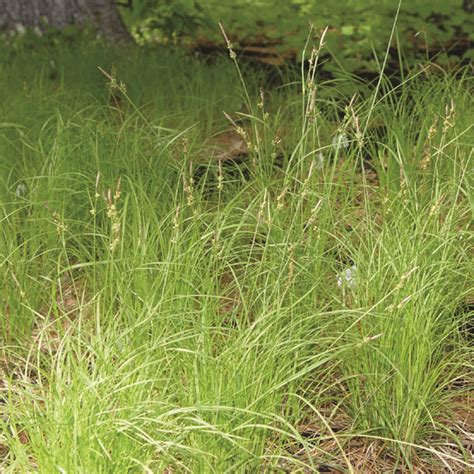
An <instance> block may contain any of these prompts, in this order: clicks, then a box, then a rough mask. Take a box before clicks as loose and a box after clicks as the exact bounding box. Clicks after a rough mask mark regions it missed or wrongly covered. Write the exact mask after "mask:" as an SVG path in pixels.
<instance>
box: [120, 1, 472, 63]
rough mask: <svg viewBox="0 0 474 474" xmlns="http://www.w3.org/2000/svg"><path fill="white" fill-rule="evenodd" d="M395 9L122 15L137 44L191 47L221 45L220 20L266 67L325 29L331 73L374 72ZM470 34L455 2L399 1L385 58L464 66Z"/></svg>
mask: <svg viewBox="0 0 474 474" xmlns="http://www.w3.org/2000/svg"><path fill="white" fill-rule="evenodd" d="M397 8H398V1H396V0H343V1H337V2H328V1H318V0H285V1H280V0H257V1H254V0H233V1H232V2H220V1H215V0H201V1H197V0H160V1H157V0H141V1H138V2H135V6H134V10H133V11H132V12H131V13H128V14H127V15H126V16H127V19H128V21H129V22H130V23H131V24H133V25H134V26H133V31H134V33H135V37H136V38H137V39H138V41H139V42H140V43H142V44H149V43H156V42H158V43H169V42H173V43H175V44H182V45H186V46H188V47H190V48H195V49H200V48H202V47H204V48H207V49H209V47H212V46H213V45H214V46H217V45H220V46H221V45H222V44H223V42H222V39H221V36H220V31H219V28H218V26H217V24H218V22H221V23H222V24H223V25H224V26H225V28H226V30H227V31H228V33H229V35H230V37H231V39H232V41H234V42H235V46H236V47H239V46H240V47H242V48H244V49H245V47H246V46H247V50H248V46H249V45H252V46H254V47H255V46H257V47H260V48H267V53H268V54H269V55H271V57H273V62H281V61H280V60H282V59H289V58H292V59H293V58H297V57H298V51H301V47H302V45H303V44H304V42H305V40H306V38H307V35H308V31H309V29H310V26H309V25H310V24H313V25H314V26H315V31H321V30H322V29H323V28H325V27H326V26H328V27H329V34H328V35H327V38H326V39H327V47H328V50H329V51H330V52H331V54H332V55H334V56H335V57H337V59H338V61H339V65H338V67H342V68H343V69H344V70H346V71H357V72H363V71H377V70H378V66H377V64H378V60H379V59H380V57H381V56H382V55H383V53H384V52H385V50H386V48H387V43H388V40H389V36H390V31H391V29H392V25H393V23H394V20H395V18H396V16H397ZM473 31H474V24H473V20H472V15H471V14H470V13H469V12H468V11H466V7H465V6H464V7H463V2H462V1H461V0H459V1H444V0H434V1H431V0H413V1H403V2H402V3H401V6H400V12H399V16H398V19H397V28H396V36H395V40H394V42H393V44H391V45H390V47H391V49H392V51H391V52H392V56H393V59H394V61H396V62H397V63H398V61H399V60H400V57H399V53H398V49H401V50H402V51H403V54H404V57H403V58H402V66H403V67H410V66H413V64H415V63H416V62H417V61H419V60H420V59H430V60H433V59H434V60H435V61H436V62H437V63H438V64H440V65H443V66H454V65H457V64H459V63H461V62H467V61H469V60H470V59H471V58H472V54H473V53H472V49H470V48H469V44H470V41H472V36H473V33H472V32H473ZM399 46H400V48H398V47H399ZM254 51H255V50H254ZM261 52H262V53H264V52H263V50H262V51H261ZM268 54H267V55H268ZM262 55H263V56H265V54H262ZM275 58H278V59H275Z"/></svg>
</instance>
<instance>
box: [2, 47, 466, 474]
mask: <svg viewBox="0 0 474 474" xmlns="http://www.w3.org/2000/svg"><path fill="white" fill-rule="evenodd" d="M229 46H231V45H229ZM28 48H29V49H27V50H25V49H23V46H21V45H17V49H16V50H5V51H3V52H2V56H1V61H0V68H1V74H0V90H1V92H2V97H3V99H4V100H3V101H2V103H1V105H0V111H1V114H2V120H1V123H0V157H1V160H0V203H1V207H0V209H1V217H0V219H1V226H0V267H1V268H0V271H1V273H0V275H1V280H0V316H1V318H0V331H1V332H0V338H1V364H0V368H1V378H0V389H1V392H0V414H1V418H0V453H1V460H0V463H1V464H0V465H1V469H3V470H4V471H5V472H35V471H38V472H45V473H49V472H68V473H69V472H167V473H171V472H216V473H220V472H259V471H262V472H285V471H287V472H317V471H320V472H391V471H395V470H396V469H399V470H400V471H402V472H443V471H446V472H449V471H451V472H469V470H470V469H472V467H473V459H472V432H473V415H472V381H473V377H472V348H471V343H472V268H471V267H472V265H471V261H472V253H471V252H470V244H472V234H471V233H470V227H469V225H470V222H471V220H472V190H471V185H470V181H469V179H470V172H472V165H471V163H470V159H471V157H472V139H473V133H472V96H471V90H470V81H469V77H468V74H467V70H466V71H463V70H460V71H458V73H457V75H449V74H446V73H444V72H442V71H440V70H438V69H430V68H427V69H422V70H418V71H417V72H415V73H412V74H411V75H410V74H408V75H406V76H403V77H402V80H401V82H400V77H399V78H397V82H391V81H390V79H389V78H388V77H387V76H384V75H383V74H382V73H380V75H379V76H378V77H377V78H376V79H375V80H374V81H371V82H369V81H364V80H362V79H358V78H356V77H353V76H351V75H349V74H348V75H347V76H346V77H338V78H336V79H335V78H333V79H331V78H330V79H322V78H320V77H319V76H318V74H317V67H318V59H320V58H321V55H322V52H321V51H320V49H319V46H318V44H316V47H315V49H313V50H312V49H311V45H307V48H306V51H305V52H304V54H305V57H306V58H307V60H308V61H307V62H306V63H304V64H303V68H302V71H301V73H300V74H298V75H295V74H294V71H281V72H280V80H279V82H278V84H275V83H274V82H271V83H270V82H268V81H267V80H266V77H265V74H264V73H262V72H261V71H258V70H254V69H251V68H250V67H248V66H244V67H240V66H239V64H238V63H236V62H235V61H233V60H232V59H229V58H225V57H219V58H216V59H214V60H213V61H212V63H210V64H209V63H207V64H206V63H204V62H201V61H200V60H197V59H193V58H190V57H188V56H186V55H184V54H182V53H179V52H176V51H169V50H158V51H157V50H152V51H147V50H141V51H136V50H130V51H122V52H121V54H119V55H113V53H112V52H111V51H107V50H104V49H103V48H101V47H91V46H90V45H89V44H85V45H83V46H81V45H80V44H79V45H76V46H75V49H72V50H71V49H70V48H68V47H66V46H64V45H62V44H59V45H56V46H55V47H53V48H49V50H44V49H38V50H37V49H31V46H28ZM86 53H87V54H86ZM230 53H231V56H233V55H232V50H231V51H230ZM77 57H81V58H87V60H84V61H81V62H78V61H77ZM37 64H42V68H41V70H40V71H39V70H38V68H37V66H36V65H37ZM305 64H306V66H305ZM97 66H100V69H98V68H97ZM470 305H471V306H470ZM470 321H471V323H470ZM469 324H471V326H469Z"/></svg>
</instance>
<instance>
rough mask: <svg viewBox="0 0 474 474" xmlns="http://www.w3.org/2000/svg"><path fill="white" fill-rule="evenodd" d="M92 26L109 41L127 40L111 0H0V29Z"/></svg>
mask: <svg viewBox="0 0 474 474" xmlns="http://www.w3.org/2000/svg"><path fill="white" fill-rule="evenodd" d="M70 25H77V26H79V27H83V26H87V25H92V26H93V27H95V28H97V31H98V32H99V33H100V34H101V35H102V36H103V37H104V38H105V39H106V40H107V41H109V42H111V43H115V42H117V41H122V42H124V41H125V42H128V41H131V36H130V34H129V33H128V31H127V29H126V27H125V25H124V23H123V21H122V18H121V17H120V15H119V13H118V11H117V7H116V5H115V2H114V0H0V28H7V29H15V28H16V29H18V28H22V27H24V28H36V27H37V28H40V29H41V28H44V27H45V26H50V27H53V28H64V27H65V26H70Z"/></svg>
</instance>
